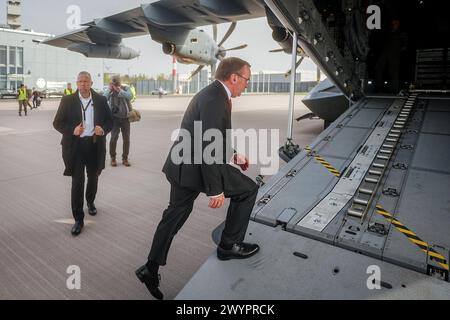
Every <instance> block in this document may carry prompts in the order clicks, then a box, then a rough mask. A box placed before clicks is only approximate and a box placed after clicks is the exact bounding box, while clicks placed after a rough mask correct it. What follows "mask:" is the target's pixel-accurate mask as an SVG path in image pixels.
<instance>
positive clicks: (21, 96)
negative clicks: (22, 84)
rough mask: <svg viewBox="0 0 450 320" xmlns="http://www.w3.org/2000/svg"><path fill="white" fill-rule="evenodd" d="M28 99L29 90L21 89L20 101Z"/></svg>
mask: <svg viewBox="0 0 450 320" xmlns="http://www.w3.org/2000/svg"><path fill="white" fill-rule="evenodd" d="M23 100H27V90H25V88H24V89H19V101H23Z"/></svg>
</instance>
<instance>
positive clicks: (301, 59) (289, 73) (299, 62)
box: [284, 57, 305, 77]
mask: <svg viewBox="0 0 450 320" xmlns="http://www.w3.org/2000/svg"><path fill="white" fill-rule="evenodd" d="M303 59H305V57H301V58H300V59H298V61H297V63H296V64H295V71H297V69H298V67H299V66H300V64H301V63H302V61H303ZM291 71H292V70H288V71H286V73H285V74H284V76H285V77H289V76H290V75H291Z"/></svg>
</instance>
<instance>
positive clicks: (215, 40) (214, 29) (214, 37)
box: [212, 24, 217, 42]
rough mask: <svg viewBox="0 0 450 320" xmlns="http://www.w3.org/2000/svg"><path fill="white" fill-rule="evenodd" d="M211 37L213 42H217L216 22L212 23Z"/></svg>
mask: <svg viewBox="0 0 450 320" xmlns="http://www.w3.org/2000/svg"><path fill="white" fill-rule="evenodd" d="M212 27H213V39H214V42H217V24H213V26H212Z"/></svg>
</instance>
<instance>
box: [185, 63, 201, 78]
mask: <svg viewBox="0 0 450 320" xmlns="http://www.w3.org/2000/svg"><path fill="white" fill-rule="evenodd" d="M203 67H204V65H200V66H198V68H197V69H195V71H194V72H192V73H191V75H190V76H189V78H188V79H189V80H191V79H192V78H193V77H194V76H195V75H196V74H197V73H199V72H200V71H201V70H202V69H203Z"/></svg>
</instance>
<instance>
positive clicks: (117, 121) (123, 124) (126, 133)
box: [109, 117, 130, 160]
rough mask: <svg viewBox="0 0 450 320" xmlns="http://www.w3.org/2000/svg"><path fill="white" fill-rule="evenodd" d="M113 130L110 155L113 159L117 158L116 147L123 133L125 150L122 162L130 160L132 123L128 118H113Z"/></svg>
mask: <svg viewBox="0 0 450 320" xmlns="http://www.w3.org/2000/svg"><path fill="white" fill-rule="evenodd" d="M113 121H114V122H113V128H112V131H111V141H110V142H109V154H110V156H111V158H112V159H115V158H116V146H117V140H118V139H119V133H120V131H122V140H123V150H122V160H128V154H129V153H130V121H129V120H128V118H124V119H122V118H116V117H113Z"/></svg>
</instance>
